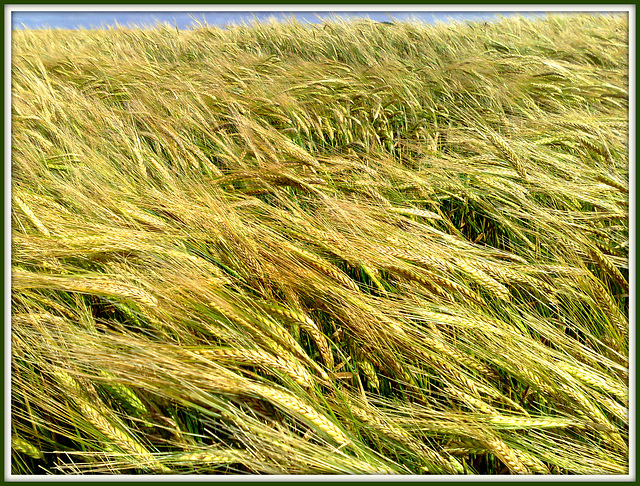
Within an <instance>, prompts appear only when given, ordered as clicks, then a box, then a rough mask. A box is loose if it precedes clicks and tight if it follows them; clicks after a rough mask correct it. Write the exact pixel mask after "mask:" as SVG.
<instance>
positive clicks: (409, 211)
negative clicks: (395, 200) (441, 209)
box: [389, 208, 442, 219]
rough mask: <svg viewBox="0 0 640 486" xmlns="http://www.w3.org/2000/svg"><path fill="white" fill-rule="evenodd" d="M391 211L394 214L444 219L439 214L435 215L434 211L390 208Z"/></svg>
mask: <svg viewBox="0 0 640 486" xmlns="http://www.w3.org/2000/svg"><path fill="white" fill-rule="evenodd" d="M389 211H391V212H392V213H398V214H404V215H407V216H419V217H421V218H426V219H442V216H440V215H439V214H438V213H434V212H433V211H426V210H424V209H414V208H389Z"/></svg>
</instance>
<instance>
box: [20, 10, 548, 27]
mask: <svg viewBox="0 0 640 486" xmlns="http://www.w3.org/2000/svg"><path fill="white" fill-rule="evenodd" d="M17 8H19V7H17ZM11 14H12V16H11V28H12V29H20V28H24V27H26V28H29V29H38V28H47V27H51V28H65V29H77V28H85V29H89V28H100V27H107V26H115V25H116V24H117V25H120V26H139V27H142V26H144V27H148V26H153V25H154V24H157V23H158V22H161V23H164V22H167V23H169V24H171V25H176V26H177V27H178V28H181V29H184V28H190V27H193V26H195V22H194V19H196V20H198V21H200V22H203V21H204V22H206V23H208V24H210V25H220V26H223V25H228V24H233V23H242V22H245V21H246V22H251V21H252V20H254V19H257V20H260V21H264V20H267V19H269V18H270V17H275V18H276V19H279V20H282V19H284V18H287V17H291V16H295V17H296V18H297V19H298V20H300V21H303V22H320V21H321V19H326V18H331V17H334V16H336V15H339V16H340V17H367V18H370V19H373V20H378V21H390V20H392V19H393V20H400V21H401V20H408V19H410V18H417V19H420V20H422V21H424V22H428V23H434V22H437V21H441V22H445V21H450V20H456V21H464V20H476V21H477V20H487V21H490V20H494V19H496V18H497V17H498V16H500V15H514V14H521V15H525V16H532V15H545V13H544V12H536V13H533V12H508V11H505V12H489V11H475V12H474V11H469V12H465V11H449V12H444V11H443V12H424V11H422V12H421V11H417V10H416V11H413V12H412V11H393V10H392V9H390V10H389V11H388V12H381V11H376V12H340V11H339V10H336V11H335V12H326V11H322V12H313V11H297V12H292V11H280V12H261V11H244V12H243V11H229V12H218V11H206V12H203V11H200V12H199V11H196V10H194V11H159V12H153V11H138V12H136V11H126V12H123V11H120V12H118V11H104V12H99V11H92V12H87V11H78V10H74V11H67V12H63V11H46V12H38V11H15V10H14V11H13V12H11ZM319 17H320V18H319Z"/></svg>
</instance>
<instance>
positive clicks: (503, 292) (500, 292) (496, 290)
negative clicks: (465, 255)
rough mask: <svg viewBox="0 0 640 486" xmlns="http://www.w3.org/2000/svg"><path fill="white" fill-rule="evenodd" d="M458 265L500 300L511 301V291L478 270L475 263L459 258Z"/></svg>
mask: <svg viewBox="0 0 640 486" xmlns="http://www.w3.org/2000/svg"><path fill="white" fill-rule="evenodd" d="M456 264H457V265H458V266H459V267H460V268H462V269H463V270H464V271H465V272H466V273H468V274H469V275H470V276H471V278H473V280H475V281H476V282H478V283H479V284H480V285H481V286H482V287H483V288H485V289H487V290H489V291H490V292H491V293H492V294H494V295H495V296H497V297H498V298H499V299H501V300H503V301H505V302H510V301H511V294H510V293H509V290H508V289H507V288H506V287H505V286H504V285H502V284H501V283H499V282H498V281H497V280H495V279H494V278H492V277H490V276H489V275H487V274H486V273H485V272H484V271H482V270H480V269H478V268H476V266H475V265H474V263H473V262H471V261H470V260H463V259H460V258H459V259H457V260H456Z"/></svg>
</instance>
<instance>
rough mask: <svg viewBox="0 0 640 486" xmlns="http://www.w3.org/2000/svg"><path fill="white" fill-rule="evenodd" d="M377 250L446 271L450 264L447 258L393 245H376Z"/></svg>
mask: <svg viewBox="0 0 640 486" xmlns="http://www.w3.org/2000/svg"><path fill="white" fill-rule="evenodd" d="M375 249H376V250H377V251H380V252H381V253H384V254H385V255H390V256H393V257H397V258H403V259H405V260H408V261H410V262H413V263H420V264H423V265H425V266H427V267H429V268H437V269H438V270H442V271H445V270H447V269H448V267H449V266H448V264H447V262H446V261H445V260H442V259H438V258H433V257H431V256H429V255H424V254H422V255H418V254H415V253H412V252H409V251H407V250H405V249H403V248H394V247H391V246H376V248H375Z"/></svg>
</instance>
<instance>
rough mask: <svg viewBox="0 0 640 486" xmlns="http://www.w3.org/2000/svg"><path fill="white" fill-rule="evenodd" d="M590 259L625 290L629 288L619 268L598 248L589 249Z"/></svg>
mask: <svg viewBox="0 0 640 486" xmlns="http://www.w3.org/2000/svg"><path fill="white" fill-rule="evenodd" d="M587 253H588V255H589V257H591V259H592V260H593V261H594V262H595V263H596V264H597V265H598V266H599V267H600V268H601V269H602V270H603V271H604V272H605V273H606V274H608V275H609V276H611V277H612V278H613V279H614V280H615V281H616V282H618V283H619V284H620V285H621V286H622V287H623V288H629V283H628V282H627V280H626V279H625V278H624V276H623V275H622V273H621V272H620V270H618V267H616V266H615V265H614V264H613V263H611V261H609V259H608V258H607V256H606V255H605V254H604V253H602V252H601V251H600V250H599V249H598V248H596V247H591V248H588V249H587Z"/></svg>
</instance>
